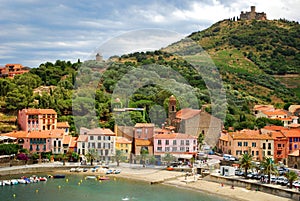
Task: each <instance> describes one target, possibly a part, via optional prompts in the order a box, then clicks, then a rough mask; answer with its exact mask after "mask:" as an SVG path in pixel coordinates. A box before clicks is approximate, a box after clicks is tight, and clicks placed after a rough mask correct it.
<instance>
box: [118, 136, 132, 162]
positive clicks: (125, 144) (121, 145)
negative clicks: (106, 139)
mask: <svg viewBox="0 0 300 201" xmlns="http://www.w3.org/2000/svg"><path fill="white" fill-rule="evenodd" d="M131 145H132V141H130V140H128V139H127V138H125V137H117V139H116V150H120V151H122V152H123V155H124V156H125V157H126V159H127V160H129V159H130V154H131V150H132V147H131Z"/></svg>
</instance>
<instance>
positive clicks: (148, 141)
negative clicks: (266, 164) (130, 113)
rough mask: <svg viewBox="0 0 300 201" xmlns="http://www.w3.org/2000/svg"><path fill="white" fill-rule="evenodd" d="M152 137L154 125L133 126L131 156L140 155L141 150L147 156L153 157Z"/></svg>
mask: <svg viewBox="0 0 300 201" xmlns="http://www.w3.org/2000/svg"><path fill="white" fill-rule="evenodd" d="M153 135H154V124H152V123H137V124H135V126H134V131H133V142H132V154H134V155H135V156H138V155H141V151H142V150H146V152H147V153H148V154H149V155H153Z"/></svg>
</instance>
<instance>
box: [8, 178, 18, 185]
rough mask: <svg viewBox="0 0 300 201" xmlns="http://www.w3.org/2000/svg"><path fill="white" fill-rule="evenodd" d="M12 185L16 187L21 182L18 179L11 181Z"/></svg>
mask: <svg viewBox="0 0 300 201" xmlns="http://www.w3.org/2000/svg"><path fill="white" fill-rule="evenodd" d="M10 183H11V185H16V184H18V183H19V182H18V180H17V179H11V180H10Z"/></svg>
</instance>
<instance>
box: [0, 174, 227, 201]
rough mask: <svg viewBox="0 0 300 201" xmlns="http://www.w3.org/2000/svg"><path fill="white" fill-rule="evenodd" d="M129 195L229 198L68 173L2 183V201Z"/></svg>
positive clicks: (173, 200)
mask: <svg viewBox="0 0 300 201" xmlns="http://www.w3.org/2000/svg"><path fill="white" fill-rule="evenodd" d="M28 176H30V175H28ZM15 178H16V177H15ZM66 180H68V182H67V181H66ZM125 197H127V198H129V199H128V200H136V201H201V200H203V201H222V200H223V201H224V200H227V201H228V200H229V199H224V198H220V197H216V196H212V195H208V194H205V193H200V192H195V191H190V190H185V189H180V188H176V187H170V186H166V185H160V184H159V185H150V184H148V183H145V182H140V181H134V180H126V179H121V178H117V179H116V180H114V179H113V178H111V180H109V181H102V182H99V181H96V180H90V179H88V180H85V179H84V175H66V178H65V179H48V181H46V182H39V183H31V184H17V185H13V186H0V200H1V201H69V200H70V201H96V200H97V201H118V200H122V199H124V198H125Z"/></svg>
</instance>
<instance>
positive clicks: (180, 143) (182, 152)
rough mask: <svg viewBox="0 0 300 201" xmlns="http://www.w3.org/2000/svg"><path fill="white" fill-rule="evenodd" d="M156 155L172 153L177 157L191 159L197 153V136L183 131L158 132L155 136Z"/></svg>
mask: <svg viewBox="0 0 300 201" xmlns="http://www.w3.org/2000/svg"><path fill="white" fill-rule="evenodd" d="M153 144H154V155H156V156H163V155H164V154H165V153H171V154H172V155H174V156H175V157H177V158H183V159H190V158H192V157H193V155H196V154H197V151H198V144H197V137H196V136H193V135H188V134H182V133H170V134H157V135H154V138H153Z"/></svg>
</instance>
